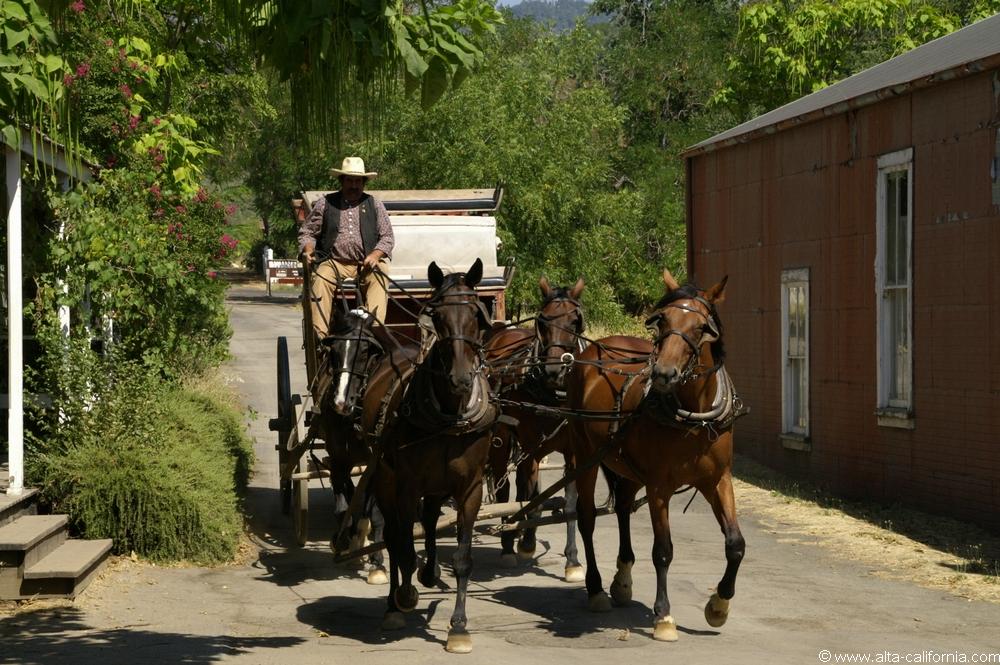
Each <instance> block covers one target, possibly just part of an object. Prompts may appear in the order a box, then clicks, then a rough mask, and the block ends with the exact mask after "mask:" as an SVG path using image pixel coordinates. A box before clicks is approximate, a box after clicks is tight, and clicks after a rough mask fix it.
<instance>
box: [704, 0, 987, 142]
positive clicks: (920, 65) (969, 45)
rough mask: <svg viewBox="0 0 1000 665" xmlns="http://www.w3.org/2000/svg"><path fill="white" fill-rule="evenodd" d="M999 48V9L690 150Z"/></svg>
mask: <svg viewBox="0 0 1000 665" xmlns="http://www.w3.org/2000/svg"><path fill="white" fill-rule="evenodd" d="M998 53H1000V14H996V15H994V16H991V17H989V18H987V19H983V20H982V21H979V22H978V23H973V24H972V25H969V26H966V27H964V28H962V29H961V30H956V31H955V32H953V33H951V34H949V35H945V36H944V37H939V38H938V39H935V40H934V41H932V42H927V43H926V44H923V45H921V46H918V47H917V48H915V49H913V50H912V51H907V52H906V53H903V54H902V55H898V56H896V57H895V58H893V59H892V60H886V61H885V62H883V63H880V64H878V65H875V66H874V67H871V68H870V69H866V70H865V71H863V72H860V73H858V74H855V75H854V76H851V77H850V78H846V79H844V80H843V81H840V82H838V83H835V84H833V85H831V86H829V87H827V88H823V89H822V90H817V91H816V92H814V93H812V94H811V95H806V96H805V97H801V98H799V99H796V100H795V101H794V102H789V103H788V104H785V105H784V106H782V107H780V108H777V109H775V110H773V111H769V112H767V113H765V114H763V115H760V116H757V117H756V118H754V119H753V120H750V121H748V122H745V123H743V124H742V125H738V126H736V127H733V128H732V129H729V130H727V131H725V132H722V133H721V134H716V135H715V136H713V137H712V138H710V139H706V140H705V141H702V142H701V143H698V144H697V145H694V146H691V147H690V148H688V150H687V151H686V152H691V151H695V150H699V149H700V148H705V147H707V146H710V145H712V144H715V143H719V142H722V141H727V140H730V139H735V138H737V137H739V136H742V135H744V134H749V133H751V132H755V131H759V130H763V129H766V128H768V127H771V126H773V125H777V124H779V123H782V122H785V121H789V120H793V119H795V118H799V117H801V116H805V115H808V114H810V113H816V112H817V111H822V110H823V109H827V108H830V107H835V106H837V105H839V104H846V103H848V102H850V101H851V100H854V99H857V98H858V97H862V96H864V95H868V94H871V93H875V92H877V91H880V90H886V89H891V88H894V87H896V86H900V85H904V84H907V83H911V82H913V81H918V80H921V79H926V78H928V77H932V76H934V75H935V74H938V73H940V72H945V71H948V70H951V69H954V68H956V67H959V66H962V65H966V64H969V63H973V62H976V61H977V60H982V59H984V58H988V57H990V56H995V55H997V54H998Z"/></svg>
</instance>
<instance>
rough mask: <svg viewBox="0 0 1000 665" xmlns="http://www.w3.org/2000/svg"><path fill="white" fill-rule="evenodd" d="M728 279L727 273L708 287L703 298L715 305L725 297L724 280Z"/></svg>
mask: <svg viewBox="0 0 1000 665" xmlns="http://www.w3.org/2000/svg"><path fill="white" fill-rule="evenodd" d="M728 281H729V275H726V276H725V277H723V278H722V281H721V282H719V283H718V284H716V285H715V286H713V287H712V288H710V289H709V290H708V291H706V292H705V300H707V301H708V302H710V303H712V304H713V305H717V304H719V303H720V302H723V301H724V300H725V299H726V282H728Z"/></svg>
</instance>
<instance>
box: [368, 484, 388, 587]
mask: <svg viewBox="0 0 1000 665" xmlns="http://www.w3.org/2000/svg"><path fill="white" fill-rule="evenodd" d="M369 514H370V515H371V518H370V519H371V524H372V531H371V539H372V542H374V543H377V542H379V541H380V540H382V539H383V538H384V537H385V518H384V517H382V511H381V510H379V509H378V506H377V505H375V503H374V502H372V504H371V507H370V509H369ZM368 563H369V564H371V568H370V570H369V571H368V584H387V583H388V582H389V578H388V577H387V576H386V574H385V556H384V555H383V554H382V550H376V551H374V552H372V553H371V554H370V555H369V557H368Z"/></svg>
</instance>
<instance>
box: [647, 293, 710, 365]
mask: <svg viewBox="0 0 1000 665" xmlns="http://www.w3.org/2000/svg"><path fill="white" fill-rule="evenodd" d="M704 292H705V290H704V289H702V288H701V287H700V286H698V285H696V284H693V283H691V282H688V283H687V284H685V285H684V286H681V287H679V288H676V289H674V290H673V291H668V292H667V293H666V295H664V296H663V297H662V298H660V300H659V302H657V303H656V305H655V306H654V307H653V310H654V311H657V310H661V309H663V308H664V307H666V306H667V305H669V304H670V303H672V302H676V301H678V300H691V299H693V298H698V297H702V295H701V294H702V293H704ZM706 302H707V301H706ZM708 311H709V313H710V314H711V315H712V318H713V319H715V325H716V326H717V327H718V328H719V339H717V340H715V341H714V342H712V346H711V349H712V358H713V359H714V360H715V363H716V364H717V365H721V364H722V362H723V361H724V360H725V359H726V347H725V345H724V343H723V341H722V338H723V336H724V334H723V333H724V329H723V325H722V319H721V318H720V317H719V310H717V309H716V308H715V305H714V304H711V303H710V304H709V308H708Z"/></svg>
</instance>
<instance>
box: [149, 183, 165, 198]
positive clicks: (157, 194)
mask: <svg viewBox="0 0 1000 665" xmlns="http://www.w3.org/2000/svg"><path fill="white" fill-rule="evenodd" d="M149 193H150V194H152V195H153V196H155V197H156V200H157V201H159V200H160V199H162V198H163V192H162V191H161V190H160V186H159V185H158V184H156V183H155V182H154V183H153V184H152V185H150V186H149Z"/></svg>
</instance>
